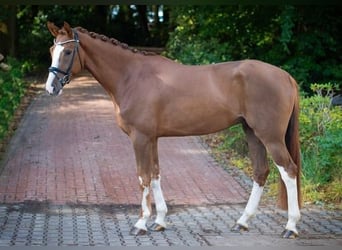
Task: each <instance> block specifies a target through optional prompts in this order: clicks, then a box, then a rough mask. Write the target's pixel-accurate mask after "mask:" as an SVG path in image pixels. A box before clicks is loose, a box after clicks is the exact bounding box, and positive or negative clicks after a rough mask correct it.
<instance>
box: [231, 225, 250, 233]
mask: <svg viewBox="0 0 342 250" xmlns="http://www.w3.org/2000/svg"><path fill="white" fill-rule="evenodd" d="M231 231H232V232H235V233H242V232H248V231H249V229H248V227H245V226H242V225H240V224H235V226H233V227H232V229H231Z"/></svg>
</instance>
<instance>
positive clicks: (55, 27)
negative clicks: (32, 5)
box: [47, 22, 59, 37]
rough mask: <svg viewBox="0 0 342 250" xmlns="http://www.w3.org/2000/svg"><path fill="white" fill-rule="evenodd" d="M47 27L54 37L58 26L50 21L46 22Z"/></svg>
mask: <svg viewBox="0 0 342 250" xmlns="http://www.w3.org/2000/svg"><path fill="white" fill-rule="evenodd" d="M47 27H48V29H49V31H50V33H51V34H52V35H53V36H54V37H56V36H57V35H58V31H59V28H58V27H57V26H56V25H55V24H54V23H52V22H47Z"/></svg>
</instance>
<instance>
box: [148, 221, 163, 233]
mask: <svg viewBox="0 0 342 250" xmlns="http://www.w3.org/2000/svg"><path fill="white" fill-rule="evenodd" d="M149 230H151V231H154V232H163V231H165V227H163V226H161V225H159V224H158V223H153V224H152V225H151V226H150V227H149Z"/></svg>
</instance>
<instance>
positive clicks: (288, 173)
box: [267, 143, 300, 238]
mask: <svg viewBox="0 0 342 250" xmlns="http://www.w3.org/2000/svg"><path fill="white" fill-rule="evenodd" d="M267 149H268V151H269V152H270V154H271V156H272V158H273V161H274V162H275V164H276V166H277V168H278V170H279V172H280V176H281V179H282V180H283V182H284V184H285V187H286V194H287V197H280V198H282V199H285V200H286V199H287V204H288V221H287V224H286V226H285V231H284V232H283V237H284V238H294V237H297V236H298V231H297V228H296V224H297V222H298V220H299V219H300V210H299V204H298V190H297V174H298V173H297V172H298V171H299V170H298V167H297V165H296V164H295V163H294V162H293V160H292V158H291V156H290V154H289V152H288V150H287V148H286V146H285V144H284V143H271V144H269V145H267Z"/></svg>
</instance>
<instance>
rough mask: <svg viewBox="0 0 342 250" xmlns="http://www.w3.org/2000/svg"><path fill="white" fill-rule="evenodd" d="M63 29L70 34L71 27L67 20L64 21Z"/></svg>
mask: <svg viewBox="0 0 342 250" xmlns="http://www.w3.org/2000/svg"><path fill="white" fill-rule="evenodd" d="M64 29H65V31H66V32H67V34H68V35H69V36H72V29H71V26H70V24H68V23H67V22H64Z"/></svg>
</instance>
